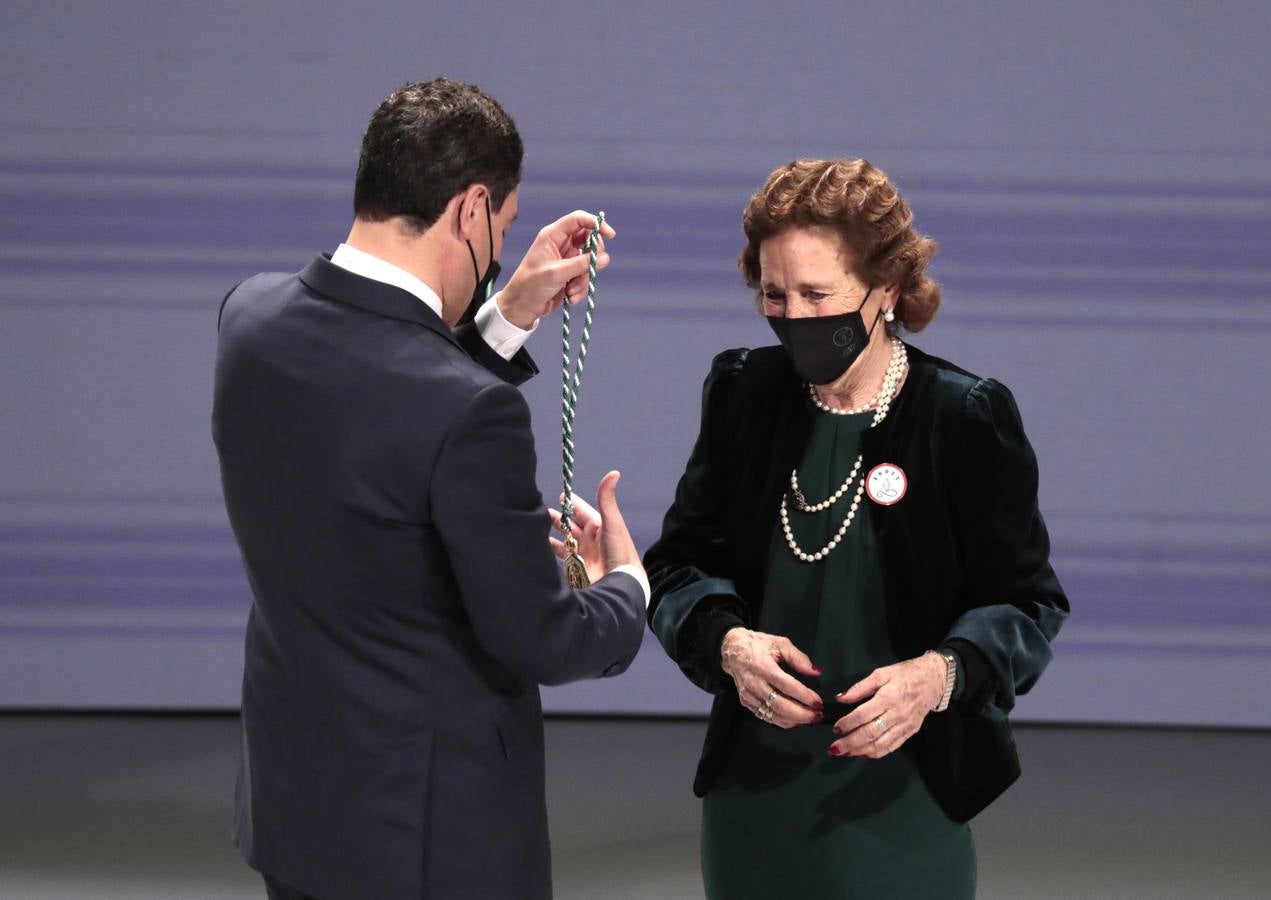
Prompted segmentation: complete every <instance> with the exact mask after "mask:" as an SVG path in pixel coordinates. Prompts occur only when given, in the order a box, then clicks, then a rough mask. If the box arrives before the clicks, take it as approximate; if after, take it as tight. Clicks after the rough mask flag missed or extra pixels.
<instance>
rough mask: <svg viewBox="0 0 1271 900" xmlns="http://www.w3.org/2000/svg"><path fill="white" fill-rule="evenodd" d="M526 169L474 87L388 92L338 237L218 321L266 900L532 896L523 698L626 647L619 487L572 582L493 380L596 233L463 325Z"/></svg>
mask: <svg viewBox="0 0 1271 900" xmlns="http://www.w3.org/2000/svg"><path fill="white" fill-rule="evenodd" d="M521 157H522V146H521V140H520V137H519V136H518V135H517V131H516V127H515V125H514V124H513V123H512V120H511V119H510V118H508V116H507V114H506V113H505V112H504V111H503V110H502V108H500V107H499V105H498V104H497V103H496V102H495V101H494V100H493V99H491V98H490V97H489V96H487V95H485V94H484V93H482V92H481V91H480V90H478V89H477V88H475V87H472V86H469V85H463V84H459V83H457V82H453V81H448V80H444V79H438V80H436V81H432V82H428V83H417V84H410V85H406V86H405V87H403V88H401V89H399V90H398V91H395V92H394V93H393V94H392V95H390V96H389V97H388V99H387V100H385V101H384V103H383V104H381V105H380V107H379V109H377V110H376V112H375V114H374V115H373V116H372V118H371V122H370V125H369V126H368V128H367V131H366V135H365V137H364V138H363V142H362V153H361V159H360V161H359V165H358V174H357V182H356V186H355V196H354V212H355V220H354V224H353V227H352V229H351V231H350V232H349V236H348V238H347V240H346V241H345V243H344V244H342V245H340V247H339V248H338V249H337V250H336V252H335V253H334V254H333V255H331V256H329V257H328V256H320V257H318V258H317V259H315V260H314V261H313V262H312V263H310V264H309V265H308V267H306V268H305V269H304V270H303V271H301V272H299V273H298V274H291V275H287V274H264V275H257V276H256V277H254V278H250V279H248V280H247V281H245V282H243V283H242V284H241V285H239V286H238V287H237V288H235V289H234V290H233V291H232V292H231V293H230V295H229V296H228V297H227V298H226V299H225V302H224V305H223V307H222V310H221V316H220V323H219V333H220V334H219V347H218V354H217V365H216V387H215V398H214V405H213V416H212V430H213V436H214V438H215V441H216V447H217V451H218V454H219V456H220V462H221V479H222V485H223V487H224V492H225V502H226V506H227V508H228V510H229V516H230V522H231V524H232V525H233V528H234V534H235V536H236V537H237V539H238V543H239V547H240V549H241V550H242V555H243V561H244V565H245V567H246V570H247V576H248V580H249V581H250V583H251V588H252V593H253V597H254V602H253V604H252V608H251V613H250V616H249V618H248V625H247V643H246V665H245V672H244V678H243V707H242V716H243V764H242V770H241V772H240V775H239V784H238V791H237V798H236V800H237V822H236V842H237V844H238V846H239V848H240V849H241V851H242V853H243V855H244V856H245V858H246V859H247V861H248V863H249V864H250V865H252V866H253V867H254V868H256V869H258V870H259V871H261V872H262V873H263V874H264V875H265V880H266V885H267V889H268V892H269V895H270V896H271V897H274V898H299V897H310V898H317V900H398V898H401V900H405V898H410V900H420V898H468V900H477V898H505V897H506V898H512V897H515V898H543V897H549V896H550V895H551V872H550V858H549V850H548V840H547V814H546V804H545V801H544V785H543V730H542V710H541V706H540V703H539V693H538V685H539V684H558V683H561V682H566V681H571V680H575V679H581V678H595V677H600V676H605V675H613V674H616V673H619V672H621V671H623V670H625V669H626V667H627V666H628V665H629V664H630V662H631V660H632V659H633V658H634V656H635V654H636V651H637V649H638V648H639V646H640V641H641V637H642V635H643V628H644V613H645V608H646V606H647V603H648V583H647V580H646V579H645V575H644V571H643V569H642V568H641V567H640V562H639V556H638V554H637V552H636V549H635V546H634V545H633V544H632V541H631V538H630V536H629V535H628V534H627V531H626V527H625V525H624V524H623V521H622V516H621V514H620V512H619V510H618V507H617V502H616V499H615V494H614V487H615V484H616V481H617V473H615V472H611V473H610V474H609V475H607V476H606V477H605V479H604V480H603V481H602V482H601V486H600V490H599V492H598V495H597V496H598V503H597V505H598V507H599V516H596V515H595V514H594V513H592V511H591V510H590V507H584V508H583V513H582V516H583V520H581V521H580V525H585V526H586V528H585V533H584V534H583V535H582V541H583V551H584V557H585V559H586V562H587V564H588V568H589V570H590V571H591V572H592V573H593V578H594V579H596V580H595V584H594V585H593V586H592V587H590V588H586V589H583V590H578V591H574V590H571V589H569V588H568V587H567V586H566V584H565V583H564V581H563V579H562V576H561V573H560V570H559V567H558V565H557V562H556V560H555V559H554V558H553V555H552V551H551V549H550V547H549V538H548V532H549V530H550V521H549V516H548V512H547V510H546V509H545V508H544V506H543V503H542V499H541V497H540V494H539V492H538V490H537V488H536V487H535V484H534V470H535V457H534V447H533V439H532V435H531V433H530V420H529V410H528V408H527V406H526V404H525V401H524V399H523V398H522V397H521V395H520V393H519V392H518V391H517V390H516V389H515V387H514V385H516V384H519V383H520V382H522V381H524V380H525V379H526V378H528V377H529V376H530V375H532V374H533V373H534V372H535V371H536V370H535V368H534V365H533V363H532V361H531V360H530V359H529V357H528V355H527V354H526V353H525V351H524V350H523V349H521V344H522V343H523V342H524V340H525V338H526V336H527V335H528V332H529V331H530V330H532V329H533V327H534V324H535V323H536V321H537V319H538V318H539V317H540V316H542V315H545V314H546V313H548V312H550V311H552V310H553V309H554V308H555V307H556V306H558V305H559V304H560V303H561V302H565V301H568V300H569V299H570V298H571V297H572V298H574V299H576V298H578V297H580V296H582V295H583V294H584V293H585V288H586V268H587V261H586V258H585V257H582V256H580V255H579V254H578V252H577V251H578V248H579V246H580V245H581V244H582V242H583V240H584V239H585V237H586V235H587V234H588V233H589V230H590V228H591V227H592V225H593V224H594V219H593V218H592V217H591V216H590V215H588V214H585V213H574V214H571V215H568V216H565V217H564V218H562V219H560V220H558V221H557V222H554V223H552V224H551V225H548V226H547V227H546V228H544V229H543V230H542V231H541V232H539V234H538V236H537V237H536V239H535V241H534V243H533V245H532V246H531V248H530V249H529V251H528V252H527V254H526V256H525V259H524V260H523V261H522V263H521V265H520V267H519V268H518V269H517V271H516V273H515V274H514V275H513V277H512V278H511V279H510V280H509V283H508V285H507V287H506V288H505V289H504V290H503V291H502V292H501V293H500V294H498V295H497V296H496V297H495V298H493V299H491V301H490V302H488V303H482V301H483V300H484V299H485V297H486V294H487V292H488V288H489V285H490V283H491V282H492V281H493V278H494V275H495V274H496V273H497V271H498V265H497V263H496V262H495V260H496V259H497V258H498V256H499V253H500V251H501V248H502V244H503V235H504V233H505V231H506V229H507V227H508V226H509V225H510V223H511V221H512V220H513V219H514V218H515V216H516V208H517V186H518V184H519V180H520V171H521ZM606 236H607V237H612V236H613V232H612V230H609V229H606ZM607 261H608V257H607V255H602V257H601V260H600V263H601V264H602V265H603V264H605V263H607ZM456 325H458V327H453V326H456Z"/></svg>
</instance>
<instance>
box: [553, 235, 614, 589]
mask: <svg viewBox="0 0 1271 900" xmlns="http://www.w3.org/2000/svg"><path fill="white" fill-rule="evenodd" d="M604 221H605V214H604V211H603V210H602V211H601V212H600V214H599V215H597V216H596V227H595V228H593V229H592V232H591V235H590V236H589V237H588V238H587V241H586V243H584V244H583V247H582V252H583V253H586V254H587V256H588V264H587V305H586V307H585V309H584V313H583V333H582V337H581V339H580V340H579V342H578V360H577V362H575V363H574V365H573V372H572V374H571V372H570V356H571V351H572V349H573V348H572V343H573V342H572V341H571V339H570V334H569V317H570V312H569V305H570V304H569V298H568V297H566V298H565V302H564V303H562V304H561V344H562V357H563V359H562V363H561V417H560V431H561V474H562V475H563V476H564V481H565V490H564V492H563V493H564V500H562V501H561V507H560V527H561V531H563V532H564V533H565V580H566V581H568V582H569V586H570V587H572V588H583V587H587V585H589V584H591V579H590V578H588V577H587V566H586V565H585V564H584V563H583V560H582V557H581V556H579V555H578V539H577V538H576V537H574V527H573V526H574V412H575V410H576V409H577V407H578V388H579V385H581V384H582V375H583V363H584V362H585V361H586V359H587V343H588V342H589V341H590V340H591V317H592V311H593V310H594V309H595V308H596V256H597V254H598V252H599V249H600V226H601V225H602V224H603V223H604Z"/></svg>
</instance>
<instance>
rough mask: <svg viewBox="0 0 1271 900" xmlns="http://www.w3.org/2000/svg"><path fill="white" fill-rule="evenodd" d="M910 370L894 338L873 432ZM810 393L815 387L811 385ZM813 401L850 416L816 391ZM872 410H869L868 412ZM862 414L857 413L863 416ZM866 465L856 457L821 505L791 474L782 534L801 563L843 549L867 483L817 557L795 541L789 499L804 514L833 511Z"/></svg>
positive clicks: (859, 483)
mask: <svg viewBox="0 0 1271 900" xmlns="http://www.w3.org/2000/svg"><path fill="white" fill-rule="evenodd" d="M908 368H909V357H908V354H907V353H906V352H905V345H904V343H903V342H902V341H901V340H900V338H896V337H893V338H892V339H891V360H890V361H889V362H888V363H887V372H886V374H885V375H884V376H883V386H882V388H880V389H879V391H878V396H877V397H875V398H874V401H873V403H872V404H870V405H871V406H873V407H874V421H873V422H871V423H870V426H869V427H870V428H875V427H877V426H878V424H879V423H880V422H882V421H883V419H885V418H887V412H888V410H890V409H891V402H892V400H894V399H895V397H896V391H897V390H898V389H899V387H900V383H901V382H902V381H903V380H904V377H905V372H906V371H907V370H908ZM808 387H809V390H812V386H811V385H809V386H808ZM812 401H813V402H814V403H816V405H817V407H818V408H820V409H823V410H825V411H826V412H830V413H836V414H838V415H850V414H851V413H850V412H847V411H840V410H835V409H831V408H830V407H828V406H826V405H824V404H822V403H821V402H820V401H819V399H818V398H817V396H816V392H815V391H814V390H812ZM868 408H869V407H865V409H868ZM863 411H864V410H859V411H857V412H863ZM863 464H864V454H859V453H858V454H857V455H856V464H855V465H854V466H852V471H851V472H850V473H849V474H848V476H847V480H846V481H844V482H843V484H841V485H840V486H839V489H838V490H836V491H835V492H834V493H833V494H831V495H830V496H829V497H828V498H826V499H825V500H822V501H821V502H820V503H812V504H810V503H808V502H807V499H806V498H805V497H804V496H803V492H802V491H801V490H800V489H799V470H798V469H797V468H796V469H792V470H791V471H790V490H789V491H788V492H786V493H784V494H782V495H781V530H782V531H783V532H784V533H785V538H786V544H787V545H789V547H790V552H792V553H793V554H794V555H795V556H796V557H797V558H798V559H800V560H802V561H803V562H809V563H810V562H820V561H821V560H822V559H824V558H825V557H826V556H828V555H829V553H830V551H831V550H833V549H834V548H835V547H837V546H838V545H839V542H840V541H841V540H842V539H843V535H845V534H847V529H848V528H850V527H851V525H852V522H853V521H854V520H855V519H856V512H857V510H858V509H860V505H861V495H862V494H864V492H865V479H864V478H861V479H860V480H859V481H857V484H856V494H855V496H853V498H852V505H851V506H850V507H849V508H848V511H847V517H846V518H844V519H843V524H842V525H840V526H839V529H838V531H836V532H835V533H834V537H832V538H830V542H829V543H828V544H826V545H825V546H824V547H822V548H821V549H820V550H818V551H816V552H815V553H805V552H803V550H802V548H800V547H799V543H798V541H796V540H795V538H794V532H793V531H792V530H791V528H790V513H789V510H788V508H787V506H786V498H787V497H788V496H789V495H790V494H793V495H794V501H795V506H796V508H797V509H798V510H799V511H800V512H806V513H813V512H821V511H823V510H826V509H829V508H830V507H831V506H833V505H834V504H835V503H837V502H838V501H839V500H840V499H841V498H842V497H843V495H844V494H846V493H847V491H848V489H849V488H850V487H851V486H852V482H853V481H856V476H857V475H859V474H860V471H861V466H862V465H863Z"/></svg>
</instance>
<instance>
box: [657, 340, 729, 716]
mask: <svg viewBox="0 0 1271 900" xmlns="http://www.w3.org/2000/svg"><path fill="white" fill-rule="evenodd" d="M745 360H746V351H745V350H727V351H725V352H723V353H721V354H719V355H718V356H716V357H715V359H714V361H713V362H712V364H711V369H710V373H709V374H708V375H707V376H706V382H705V384H704V385H703V386H702V416H701V427H700V429H699V431H698V435H697V441H696V442H695V443H694V445H693V451H692V453H691V454H690V456H689V459H688V464H687V465H686V466H685V468H684V474H683V475H682V476H681V477H680V480H679V484H678V485H677V486H676V489H675V500H674V502H673V503H672V504H671V508H670V509H669V510H667V513H666V517H665V518H664V519H663V522H662V535H661V537H659V538H658V540H657V542H656V543H654V544H653V546H652V547H650V548H649V550H648V552H647V553H646V554H645V555H644V567H645V570H646V571H647V572H648V573H649V583H650V586H651V587H652V590H653V597H652V600H651V602H650V604H649V624H650V627H651V628H652V629H653V633H654V634H655V635H656V636H657V638H658V640H659V641H660V642H661V644H662V646H663V648H664V649H665V650H666V652H667V654H668V655H669V656H670V657H671V658H672V659H673V660H675V662H676V663H677V664H678V665H679V667H680V669H681V670H682V671H683V672H684V674H685V675H686V676H688V678H689V680H690V681H692V682H693V683H694V684H696V685H697V686H698V687H701V688H702V689H703V690H706V691H710V692H712V693H720V692H723V691H726V690H728V689H730V687H731V683H730V681H729V679H728V676H727V675H725V674H724V672H723V670H722V669H721V668H720V664H719V645H720V642H721V641H722V640H723V637H724V633H725V632H726V631H727V630H728V629H729V628H732V627H734V626H736V625H745V624H746V607H745V604H744V603H743V602H742V600H741V598H740V597H739V596H738V595H737V589H736V586H735V585H734V583H733V563H732V556H731V553H730V549H729V547H728V540H727V528H726V521H725V517H726V514H727V507H726V500H727V496H726V493H725V491H726V486H727V485H728V484H729V483H730V478H729V472H728V470H729V464H730V462H731V453H730V448H731V446H732V444H733V431H734V428H735V423H734V421H733V419H734V415H733V409H734V405H735V404H734V398H735V394H736V390H737V383H738V380H739V376H740V374H741V369H742V366H743V364H744V363H745Z"/></svg>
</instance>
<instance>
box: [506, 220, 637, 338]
mask: <svg viewBox="0 0 1271 900" xmlns="http://www.w3.org/2000/svg"><path fill="white" fill-rule="evenodd" d="M595 227H596V216H595V215H594V214H593V213H589V212H584V211H583V210H575V211H574V212H572V213H569V214H568V215H565V216H562V217H561V218H559V219H557V220H556V221H555V222H553V223H551V224H550V225H547V226H545V227H544V228H543V229H542V230H541V231H539V233H538V234H537V235H536V236H535V237H534V243H532V244H530V249H529V250H526V251H525V257H524V258H523V259H522V260H521V264H520V265H519V266H517V267H516V271H515V272H513V273H512V277H511V278H510V279H508V283H507V287H505V288H503V290H501V291H499V294H498V300H497V302H498V304H499V312H501V313H502V314H503V318H505V319H507V320H508V321H509V322H511V323H512V324H513V325H515V326H516V327H517V328H522V329H525V330H526V331H528V330H529V329H531V328H533V327H534V323H535V322H537V321H538V320H539V319H540V318H541V317H543V316H546V315H548V314H549V313H551V312H553V311H554V310H555V309H556V307H558V306H560V304H561V302H562V301H563V300H565V298H566V297H568V298H569V301H570V302H571V303H577V302H578V301H579V300H581V299H583V298H584V297H586V296H587V269H588V256H587V254H580V253H579V250H581V249H582V246H583V245H584V244H585V243H586V242H587V237H588V236H589V235H590V234H591V232H592V231H593V230H594V229H595ZM614 237H617V232H616V231H614V230H613V229H612V228H611V227H610V226H609V223H608V222H607V221H606V222H605V223H604V224H603V225H601V227H600V238H601V240H600V247H599V252H598V254H597V256H596V268H597V269H603V268H604V267H605V266H607V265H609V254H608V253H607V252H605V239H606V238H614Z"/></svg>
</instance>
